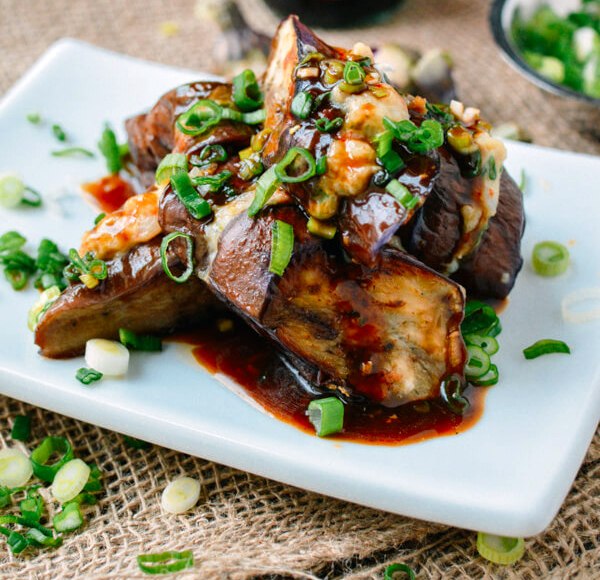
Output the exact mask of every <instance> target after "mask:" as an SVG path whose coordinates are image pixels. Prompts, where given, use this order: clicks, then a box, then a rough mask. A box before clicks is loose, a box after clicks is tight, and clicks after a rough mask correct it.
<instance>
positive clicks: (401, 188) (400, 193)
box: [385, 179, 419, 211]
mask: <svg viewBox="0 0 600 580" xmlns="http://www.w3.org/2000/svg"><path fill="white" fill-rule="evenodd" d="M385 190H386V191H387V192H388V193H389V194H390V195H392V196H393V197H394V198H395V199H396V201H397V202H398V203H399V204H400V205H401V206H402V207H404V208H405V209H406V210H407V211H410V210H411V209H414V208H415V207H416V205H417V204H418V203H419V196H418V195H413V194H412V193H411V192H410V191H409V189H408V187H406V185H404V184H402V183H400V182H399V181H398V180H397V179H392V180H391V181H390V182H389V183H388V184H387V185H386V186H385Z"/></svg>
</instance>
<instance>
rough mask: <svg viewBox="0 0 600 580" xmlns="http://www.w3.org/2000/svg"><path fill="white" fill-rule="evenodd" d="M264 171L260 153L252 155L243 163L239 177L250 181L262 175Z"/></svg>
mask: <svg viewBox="0 0 600 580" xmlns="http://www.w3.org/2000/svg"><path fill="white" fill-rule="evenodd" d="M263 171H264V166H263V164H262V161H261V160H260V153H252V154H251V155H250V156H248V157H246V159H244V160H243V161H242V162H241V163H240V167H239V171H238V175H239V176H240V177H241V178H242V179H243V180H245V181H250V180H251V179H252V178H253V177H255V176H256V175H260V174H261V173H262V172H263Z"/></svg>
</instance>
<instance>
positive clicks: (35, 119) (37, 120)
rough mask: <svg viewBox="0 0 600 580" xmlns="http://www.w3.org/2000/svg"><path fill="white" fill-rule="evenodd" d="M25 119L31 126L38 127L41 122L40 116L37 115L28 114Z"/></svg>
mask: <svg viewBox="0 0 600 580" xmlns="http://www.w3.org/2000/svg"><path fill="white" fill-rule="evenodd" d="M25 118H26V119H27V120H28V121H29V122H30V123H31V124H32V125H39V124H40V123H41V122H42V116H41V115H40V114H39V113H28V114H27V115H26V117H25Z"/></svg>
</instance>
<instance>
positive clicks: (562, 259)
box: [531, 241, 569, 276]
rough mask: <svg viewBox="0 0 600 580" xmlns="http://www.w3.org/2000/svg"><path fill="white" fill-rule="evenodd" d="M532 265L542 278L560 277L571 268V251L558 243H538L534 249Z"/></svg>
mask: <svg viewBox="0 0 600 580" xmlns="http://www.w3.org/2000/svg"><path fill="white" fill-rule="evenodd" d="M531 263H532V265H533V269H534V270H535V273H536V274H539V275H540V276H559V275H560V274H563V273H564V272H566V270H567V268H568V267H569V250H567V248H566V247H565V246H563V245H562V244H559V243H558V242H550V241H546V242H538V243H537V244H536V245H535V246H534V247H533V253H532V255H531Z"/></svg>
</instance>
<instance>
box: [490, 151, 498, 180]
mask: <svg viewBox="0 0 600 580" xmlns="http://www.w3.org/2000/svg"><path fill="white" fill-rule="evenodd" d="M488 177H489V178H490V179H496V177H498V170H497V169H496V159H495V158H494V156H493V155H492V156H491V157H490V160H489V161H488Z"/></svg>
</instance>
